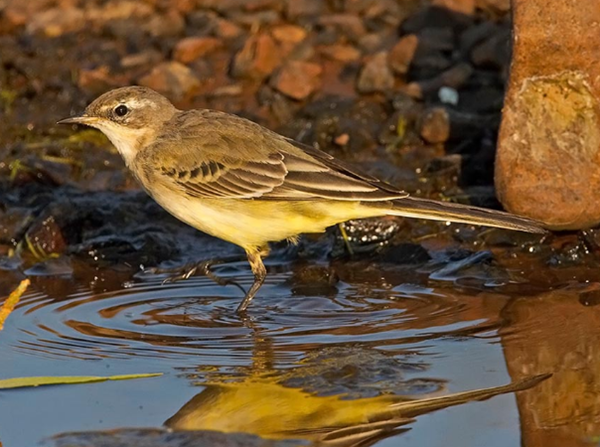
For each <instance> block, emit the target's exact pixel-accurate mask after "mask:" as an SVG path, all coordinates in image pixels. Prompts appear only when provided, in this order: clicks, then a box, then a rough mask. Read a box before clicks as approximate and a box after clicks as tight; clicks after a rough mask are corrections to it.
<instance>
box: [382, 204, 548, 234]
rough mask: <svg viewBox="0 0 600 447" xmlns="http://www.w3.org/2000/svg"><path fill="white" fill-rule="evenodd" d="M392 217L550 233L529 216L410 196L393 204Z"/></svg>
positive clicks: (390, 211)
mask: <svg viewBox="0 0 600 447" xmlns="http://www.w3.org/2000/svg"><path fill="white" fill-rule="evenodd" d="M388 214H389V215H392V216H402V217H413V218H417V219H430V220H440V221H444V222H456V223H466V224H473V225H483V226H486V227H495V228H505V229H508V230H517V231H525V232H527V233H539V234H543V233H546V230H544V228H543V227H542V223H540V222H537V221H535V220H533V219H528V218H526V217H521V216H516V215H514V214H510V213H505V212H503V211H496V210H491V209H486V208H479V207H476V206H469V205H462V204H460V203H450V202H436V201H434V200H427V199H421V198H415V197H406V198H402V199H398V200H394V201H392V207H391V209H389V210H388Z"/></svg>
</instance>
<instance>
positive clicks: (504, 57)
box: [471, 28, 511, 69]
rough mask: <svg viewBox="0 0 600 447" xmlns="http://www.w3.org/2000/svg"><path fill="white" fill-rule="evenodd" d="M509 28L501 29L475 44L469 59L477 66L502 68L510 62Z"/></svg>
mask: <svg viewBox="0 0 600 447" xmlns="http://www.w3.org/2000/svg"><path fill="white" fill-rule="evenodd" d="M510 34H511V31H510V29H508V28H506V29H501V30H499V31H498V32H497V33H495V34H494V35H493V36H491V37H490V38H489V39H486V40H485V41H484V42H482V43H480V44H479V45H477V46H475V48H473V50H472V51H471V61H473V64H475V66H478V67H488V68H496V69H502V68H504V67H507V66H508V64H509V63H510V57H511V51H510Z"/></svg>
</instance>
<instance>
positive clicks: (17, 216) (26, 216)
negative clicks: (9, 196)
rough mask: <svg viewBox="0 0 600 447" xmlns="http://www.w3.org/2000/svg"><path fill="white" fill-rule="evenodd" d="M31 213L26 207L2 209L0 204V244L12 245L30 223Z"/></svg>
mask: <svg viewBox="0 0 600 447" xmlns="http://www.w3.org/2000/svg"><path fill="white" fill-rule="evenodd" d="M32 219H33V213H32V211H31V210H29V209H26V208H9V209H7V210H5V211H3V210H2V208H1V204H0V244H9V245H14V244H15V243H16V241H18V240H20V239H21V238H22V237H23V235H24V234H25V231H26V230H27V228H28V227H29V225H30V224H31V221H32Z"/></svg>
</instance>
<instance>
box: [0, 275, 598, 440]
mask: <svg viewBox="0 0 600 447" xmlns="http://www.w3.org/2000/svg"><path fill="white" fill-rule="evenodd" d="M358 266H359V265H358ZM337 267H338V269H339V272H340V277H342V278H345V279H346V281H340V282H338V283H336V284H333V285H331V284H326V285H322V286H320V287H317V288H314V287H313V288H311V287H302V284H301V283H302V280H301V277H300V279H298V276H299V273H298V271H297V269H296V270H294V269H292V270H291V271H285V270H286V269H280V270H283V271H281V272H279V273H273V274H271V275H270V276H269V278H268V281H267V284H266V285H265V286H264V288H263V289H262V290H261V294H260V296H259V297H258V298H257V299H256V300H255V302H253V305H252V307H251V309H250V312H249V315H248V318H247V319H242V318H240V317H238V316H237V315H236V314H235V313H234V309H235V307H236V306H237V304H238V303H239V300H240V299H241V292H240V291H239V290H238V289H237V288H235V287H221V286H217V285H215V284H214V283H213V282H212V281H211V280H210V279H208V278H205V277H194V278H191V279H189V280H187V281H184V282H179V283H176V284H168V285H162V284H161V279H162V278H160V277H157V276H146V277H143V278H141V279H137V280H135V281H133V282H127V281H124V277H123V275H122V274H120V273H115V272H111V271H105V272H103V273H98V274H97V275H96V277H95V280H94V281H91V282H90V281H88V282H82V281H81V280H77V281H76V280H71V279H56V278H50V277H39V278H35V279H34V281H33V283H34V287H32V289H31V291H30V293H29V294H28V295H25V296H24V297H23V298H22V301H21V304H20V305H19V306H18V308H17V309H16V310H15V311H14V313H13V315H11V317H10V319H9V321H8V322H7V325H6V327H5V329H4V331H3V332H2V333H0V358H1V359H2V368H1V376H2V378H4V377H18V376H26V375H99V374H102V375H109V374H130V373H149V372H162V373H164V376H162V377H160V378H155V379H151V380H138V381H134V382H121V383H119V382H115V383H99V384H89V385H79V386H70V387H50V388H45V389H41V388H40V389H28V390H15V391H11V392H2V393H1V394H0V440H1V441H2V443H3V444H2V445H3V447H12V446H15V447H18V446H33V445H36V443H38V442H39V441H40V440H41V439H42V438H47V437H49V436H52V435H56V434H58V433H62V432H70V431H89V430H107V429H114V428H121V427H162V426H164V424H165V423H166V425H167V426H168V427H171V428H175V429H215V430H221V431H226V432H240V431H241V432H245V433H252V434H255V435H259V436H262V437H265V438H269V439H278V440H282V439H300V440H304V441H310V442H313V441H316V440H319V439H321V441H323V439H324V438H319V437H318V436H324V433H329V432H328V431H327V430H330V431H331V428H332V426H334V425H335V424H339V425H340V426H344V427H346V428H345V431H343V434H344V435H346V434H347V433H348V428H347V427H356V426H357V425H359V426H360V421H361V420H362V419H361V417H366V418H367V419H369V420H371V422H372V421H377V423H378V424H379V425H378V428H377V430H378V431H377V432H376V433H375V432H373V433H374V434H373V435H372V437H367V438H360V439H362V442H365V444H361V445H373V443H376V444H377V445H378V446H392V445H397V442H398V441H399V439H400V438H401V439H402V443H403V445H415V446H416V445H419V446H422V445H473V446H476V445H487V446H495V445H497V446H509V445H510V446H512V445H514V446H517V445H520V443H521V442H522V441H523V442H525V441H526V442H525V445H559V444H556V443H555V442H557V441H556V440H555V438H554V434H556V433H560V434H561V439H562V440H564V439H568V440H569V445H593V443H592V444H590V442H592V441H593V439H594V436H595V433H596V432H598V431H599V430H600V421H599V418H600V404H598V402H599V401H598V399H596V396H597V395H598V393H599V392H600V387H599V385H598V380H597V377H598V374H600V372H599V371H600V367H598V365H597V363H598V358H600V356H599V355H598V352H597V351H598V349H600V348H598V346H600V344H599V343H598V341H599V340H598V339H599V338H600V335H599V334H600V332H598V331H597V328H598V327H599V324H598V323H600V308H598V307H597V306H594V305H593V304H595V302H596V301H595V297H596V293H597V292H596V288H597V287H596V286H594V285H585V286H584V285H572V286H570V287H567V288H563V289H562V290H560V291H556V292H551V293H546V294H542V295H538V296H534V297H518V296H513V297H511V296H509V295H507V294H503V293H500V292H499V290H502V289H498V288H491V289H488V290H489V291H486V292H481V291H479V292H478V291H476V290H475V289H474V288H473V287H467V288H465V287H455V286H454V285H453V283H452V282H450V281H446V282H444V281H440V280H439V279H435V278H434V279H430V278H431V276H430V275H429V274H424V273H418V272H414V271H404V272H395V273H393V274H390V273H389V272H387V273H386V274H384V273H380V274H375V273H374V272H373V271H372V272H370V273H366V271H364V270H363V271H362V273H361V272H360V271H358V272H355V274H354V275H351V274H349V271H350V270H354V269H356V267H357V265H352V264H347V265H346V266H343V265H340V266H337ZM344 269H347V270H344ZM220 273H221V274H228V275H234V276H235V278H236V279H237V280H239V282H240V283H241V284H242V285H243V286H247V285H248V284H249V283H250V282H251V277H250V276H249V275H248V274H247V272H246V270H244V269H243V268H242V267H240V266H237V265H232V266H222V267H221V268H220ZM407 275H408V276H407ZM407 277H410V278H411V279H412V280H413V281H414V282H412V283H411V282H406V279H407ZM85 283H87V284H90V286H89V287H83V286H82V285H81V284H85ZM123 284H125V285H126V287H123ZM460 290H462V291H463V292H462V293H461V292H460ZM544 373H554V376H553V377H552V378H550V379H549V380H547V381H545V382H543V383H541V384H539V385H537V386H535V387H534V388H532V389H531V390H529V391H524V392H520V393H518V398H517V399H516V400H515V395H514V394H507V395H504V396H499V397H494V398H493V399H490V400H486V401H484V402H472V403H463V404H462V405H459V406H456V407H454V408H448V409H444V410H442V411H437V412H434V413H431V414H427V415H424V416H420V417H418V419H417V420H416V421H414V420H413V419H412V418H413V417H415V416H418V415H419V414H422V413H430V412H431V411H433V410H436V409H439V408H444V407H445V406H449V405H440V406H439V407H432V408H431V409H428V410H426V411H422V412H420V413H415V414H412V413H411V414H408V413H407V414H402V418H400V416H399V415H398V414H395V415H390V414H389V412H387V413H386V411H387V410H386V411H384V410H383V409H385V408H387V407H388V406H389V405H390V402H392V403H393V402H396V401H397V400H398V396H400V395H410V396H411V397H413V398H415V397H416V398H421V399H424V398H430V397H435V396H442V395H447V394H449V393H456V392H460V391H466V390H472V389H478V388H487V387H493V386H498V385H502V384H505V383H508V382H510V381H511V380H518V379H521V378H524V377H527V376H533V375H537V374H544ZM492 394H493V393H492ZM490 395H491V394H490ZM335 396H341V397H335ZM269 398H270V399H269ZM461 403H462V402H461ZM359 414H360V415H362V416H359ZM365 414H366V415H365ZM394 418H395V419H396V420H394ZM392 420H393V422H392ZM519 421H521V422H519ZM344 424H345V425H344ZM320 425H322V426H320ZM363 425H364V424H363ZM282 426H284V427H286V430H282V429H281V427H282ZM319 426H320V428H319V429H318V430H317V428H318V427H319ZM371 428H372V426H368V427H367V429H360V430H358V429H357V430H358V432H361V433H363V434H364V432H365V431H369V430H370V429H371ZM326 429H327V430H326ZM338 429H339V427H338ZM361 430H362V431H361ZM315 433H316V434H315ZM335 433H336V435H335V436H337V435H338V434H339V433H340V432H339V430H338V431H336V432H335ZM317 434H318V436H317ZM329 436H332V437H333V436H334V435H331V434H330V435H329ZM225 439H229V441H231V442H233V441H232V439H233V438H225ZM57 442H59V441H57ZM48 445H54V444H53V443H50V444H48ZM56 445H71V444H67V443H65V444H60V442H59V444H56ZM75 445H79V444H75ZM81 445H87V444H81ZM90 445H92V444H90ZM107 445H119V444H116V443H114V442H113V444H110V443H109V444H107ZM132 445H133V444H132ZM147 445H150V443H148V442H147ZM152 445H154V444H152ZM157 445H177V444H169V443H164V440H162V441H160V443H159V444H157ZM223 445H244V443H242V444H235V443H231V444H223ZM256 445H262V444H256ZM341 445H358V444H351V443H350V444H341ZM562 445H565V444H562Z"/></svg>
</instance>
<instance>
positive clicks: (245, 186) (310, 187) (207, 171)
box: [146, 111, 408, 201]
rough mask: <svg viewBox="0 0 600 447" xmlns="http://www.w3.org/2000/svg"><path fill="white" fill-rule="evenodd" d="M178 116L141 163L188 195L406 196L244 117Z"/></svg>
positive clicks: (214, 114)
mask: <svg viewBox="0 0 600 447" xmlns="http://www.w3.org/2000/svg"><path fill="white" fill-rule="evenodd" d="M182 115H184V117H185V115H187V118H186V119H184V120H183V122H181V123H178V127H176V129H178V130H177V132H175V133H171V134H170V135H174V137H173V136H172V137H170V138H169V139H165V138H164V137H163V138H162V139H160V140H159V141H158V142H157V143H156V144H155V147H151V148H149V150H148V151H147V154H150V155H147V156H153V158H154V159H155V162H153V163H147V164H146V165H151V166H160V169H159V174H160V175H161V176H162V177H163V178H167V179H169V180H170V181H171V182H173V183H175V184H176V185H177V186H178V187H180V188H181V189H182V190H183V191H184V192H185V193H186V194H188V195H189V196H192V197H198V198H229V199H256V198H260V199H264V200H311V199H333V200H361V201H379V200H389V199H398V198H403V197H406V196H407V195H408V194H406V193H404V192H402V191H399V190H396V189H394V188H392V187H391V186H387V185H384V184H382V183H381V182H379V180H377V179H376V178H374V177H370V176H367V175H364V174H361V173H359V172H357V171H356V170H354V169H351V168H349V167H347V166H345V165H343V164H342V163H340V162H338V161H337V160H335V159H334V158H333V157H332V156H330V155H329V154H326V153H324V152H321V151H318V150H317V149H314V148H312V147H310V146H304V145H301V144H300V143H297V142H294V141H292V140H288V139H286V138H284V137H282V136H280V135H278V134H276V133H274V132H271V131H268V130H267V129H264V128H262V127H260V126H259V125H258V124H255V123H253V122H251V121H248V120H246V119H243V118H240V117H237V116H233V115H228V114H224V113H221V112H215V111H194V112H188V113H185V114H182ZM181 119H182V118H180V120H181ZM190 122H192V123H193V125H189V123H190ZM175 124H177V123H175ZM161 154H162V155H161Z"/></svg>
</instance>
